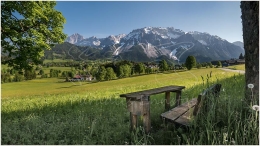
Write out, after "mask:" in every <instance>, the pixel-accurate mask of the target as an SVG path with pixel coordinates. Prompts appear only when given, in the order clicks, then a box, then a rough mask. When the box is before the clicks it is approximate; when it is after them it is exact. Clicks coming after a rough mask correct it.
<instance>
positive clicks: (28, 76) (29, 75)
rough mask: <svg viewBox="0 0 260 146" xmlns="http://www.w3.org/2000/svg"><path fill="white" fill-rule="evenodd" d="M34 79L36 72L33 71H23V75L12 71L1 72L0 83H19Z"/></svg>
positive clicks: (3, 70)
mask: <svg viewBox="0 0 260 146" xmlns="http://www.w3.org/2000/svg"><path fill="white" fill-rule="evenodd" d="M12 76H13V77H12ZM35 78H36V72H35V70H33V69H31V70H30V69H29V70H25V71H24V74H23V73H22V72H18V71H17V70H14V69H2V70H1V83H8V82H21V81H23V80H32V79H35Z"/></svg>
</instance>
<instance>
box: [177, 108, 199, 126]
mask: <svg viewBox="0 0 260 146" xmlns="http://www.w3.org/2000/svg"><path fill="white" fill-rule="evenodd" d="M193 110H194V107H192V108H190V109H189V110H188V111H187V112H186V113H185V114H183V115H182V116H180V117H179V118H178V119H176V120H175V121H174V122H175V123H179V124H181V125H185V126H189V125H190V123H191V121H192V119H193Z"/></svg>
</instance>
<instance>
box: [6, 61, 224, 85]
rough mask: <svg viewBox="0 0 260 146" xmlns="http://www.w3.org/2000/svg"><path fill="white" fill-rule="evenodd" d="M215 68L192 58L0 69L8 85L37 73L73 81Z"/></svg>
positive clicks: (53, 63)
mask: <svg viewBox="0 0 260 146" xmlns="http://www.w3.org/2000/svg"><path fill="white" fill-rule="evenodd" d="M215 64H216V65H212V63H211V62H205V63H197V62H196V58H195V57H193V56H189V57H187V60H186V62H185V63H183V64H181V65H174V64H169V63H168V62H167V61H166V60H161V61H158V62H134V61H127V60H122V61H115V62H111V61H110V62H109V61H96V62H93V61H91V62H86V61H81V62H49V63H44V64H42V65H39V66H37V67H36V68H35V70H34V69H31V70H25V71H23V72H22V71H17V70H14V69H9V68H8V69H2V74H1V77H2V81H1V82H2V83H7V82H19V81H23V80H32V79H35V78H36V75H37V74H36V71H38V75H40V78H58V77H60V78H66V81H69V78H74V77H75V76H76V75H79V76H85V77H86V76H88V77H91V78H95V79H96V80H97V81H104V80H107V81H108V80H113V79H120V78H127V77H130V76H137V75H142V74H153V73H158V72H165V71H173V70H180V69H181V70H186V69H188V70H190V69H191V68H197V69H200V68H202V67H204V68H208V67H210V68H213V67H214V66H215V67H220V66H221V62H220V61H217V62H216V63H215ZM49 67H71V70H70V71H61V70H56V69H50V71H49V72H48V74H47V73H45V72H44V71H43V68H49Z"/></svg>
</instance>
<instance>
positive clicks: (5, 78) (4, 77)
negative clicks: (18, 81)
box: [1, 73, 12, 83]
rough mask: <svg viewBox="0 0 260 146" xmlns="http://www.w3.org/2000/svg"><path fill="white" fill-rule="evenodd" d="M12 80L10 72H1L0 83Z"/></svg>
mask: <svg viewBox="0 0 260 146" xmlns="http://www.w3.org/2000/svg"><path fill="white" fill-rule="evenodd" d="M8 82H12V78H11V75H10V73H2V74H1V83H8Z"/></svg>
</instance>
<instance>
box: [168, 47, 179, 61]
mask: <svg viewBox="0 0 260 146" xmlns="http://www.w3.org/2000/svg"><path fill="white" fill-rule="evenodd" d="M176 53H177V49H173V50H172V52H171V53H170V58H172V59H174V60H178V58H177V57H176Z"/></svg>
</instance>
